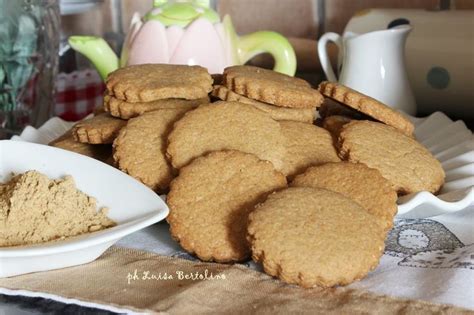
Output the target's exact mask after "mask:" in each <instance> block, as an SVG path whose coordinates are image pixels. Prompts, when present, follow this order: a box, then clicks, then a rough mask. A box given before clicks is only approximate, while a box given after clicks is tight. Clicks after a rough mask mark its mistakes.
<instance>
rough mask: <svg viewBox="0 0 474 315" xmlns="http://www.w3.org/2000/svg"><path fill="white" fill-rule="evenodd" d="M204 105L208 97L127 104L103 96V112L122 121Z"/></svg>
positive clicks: (111, 97) (111, 96)
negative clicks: (164, 111) (164, 110)
mask: <svg viewBox="0 0 474 315" xmlns="http://www.w3.org/2000/svg"><path fill="white" fill-rule="evenodd" d="M206 103H209V97H204V98H199V99H195V100H185V99H179V98H167V99H162V100H156V101H151V102H138V103H129V102H126V101H123V100H120V99H118V98H116V97H114V96H113V95H108V94H106V95H105V96H104V108H105V110H106V111H107V112H109V113H110V115H111V116H114V117H119V118H122V119H130V118H133V117H136V116H140V115H141V114H144V113H146V112H151V111H154V110H158V109H192V108H195V107H198V106H199V105H200V104H206Z"/></svg>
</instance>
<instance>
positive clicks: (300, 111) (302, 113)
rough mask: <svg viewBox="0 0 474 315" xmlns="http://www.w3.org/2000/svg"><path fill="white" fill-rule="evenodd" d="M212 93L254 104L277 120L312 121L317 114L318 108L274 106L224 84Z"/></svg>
mask: <svg viewBox="0 0 474 315" xmlns="http://www.w3.org/2000/svg"><path fill="white" fill-rule="evenodd" d="M211 95H212V96H215V97H217V98H219V99H221V100H223V101H228V102H241V103H245V104H250V105H253V106H254V107H256V108H258V109H260V110H263V111H264V112H266V113H269V114H270V116H271V117H272V118H273V119H275V120H294V121H301V122H307V123H312V122H313V120H314V119H315V115H316V110H315V109H314V108H287V107H281V106H274V105H270V104H266V103H262V102H259V101H256V100H252V99H250V98H247V97H245V96H242V95H239V94H237V93H234V92H232V91H231V90H229V89H228V88H226V87H225V86H222V85H215V86H214V88H213V90H212V92H211Z"/></svg>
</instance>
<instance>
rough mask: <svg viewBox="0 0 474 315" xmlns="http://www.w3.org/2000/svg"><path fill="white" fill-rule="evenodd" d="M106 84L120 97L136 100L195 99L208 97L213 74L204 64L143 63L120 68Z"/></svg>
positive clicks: (112, 92)
mask: <svg viewBox="0 0 474 315" xmlns="http://www.w3.org/2000/svg"><path fill="white" fill-rule="evenodd" d="M105 84H106V86H107V90H108V91H109V93H111V94H113V95H114V96H115V97H116V98H118V99H121V100H124V101H127V102H131V103H135V102H150V101H155V100H160V99H165V98H184V99H187V100H193V99H198V98H203V97H207V94H208V93H209V92H210V91H211V90H212V78H211V76H210V75H209V73H208V72H207V69H206V68H203V67H200V66H185V65H170V64H142V65H133V66H128V67H123V68H119V69H118V70H115V71H114V72H112V73H110V74H109V76H108V77H107V79H106V81H105Z"/></svg>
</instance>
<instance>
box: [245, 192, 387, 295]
mask: <svg viewBox="0 0 474 315" xmlns="http://www.w3.org/2000/svg"><path fill="white" fill-rule="evenodd" d="M385 234H386V233H385V231H383V229H382V227H381V226H380V225H379V224H378V222H377V218H375V217H374V216H373V215H371V214H370V213H368V212H367V211H366V210H365V209H364V208H362V207H361V206H360V205H359V204H358V203H356V202H355V201H353V200H351V199H349V198H347V197H345V196H343V195H341V194H339V193H336V192H333V191H330V190H326V189H316V188H310V187H292V188H288V189H284V190H281V191H279V192H276V193H274V194H271V195H270V196H268V198H267V200H266V201H265V202H264V203H263V204H260V205H258V206H257V207H256V209H255V210H254V211H253V212H252V213H251V214H250V215H249V226H248V240H249V242H250V244H251V249H252V259H253V260H255V261H256V262H260V263H262V265H263V269H264V270H265V272H266V273H268V274H270V275H272V276H276V277H278V278H280V279H281V280H283V281H285V282H287V283H294V284H298V285H301V286H303V287H313V286H321V287H332V286H335V285H346V284H349V283H351V282H353V281H355V280H359V279H362V278H363V277H365V276H366V275H367V273H368V272H369V271H370V270H372V269H374V268H375V267H376V266H377V265H378V263H379V259H380V256H381V255H382V253H383V249H384V240H385Z"/></svg>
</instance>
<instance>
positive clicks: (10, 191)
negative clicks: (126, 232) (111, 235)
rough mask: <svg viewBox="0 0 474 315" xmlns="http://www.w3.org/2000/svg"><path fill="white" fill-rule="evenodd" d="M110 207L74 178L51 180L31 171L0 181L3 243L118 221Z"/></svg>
mask: <svg viewBox="0 0 474 315" xmlns="http://www.w3.org/2000/svg"><path fill="white" fill-rule="evenodd" d="M107 210H108V209H107V208H101V209H100V210H99V211H97V202H96V200H95V198H93V197H90V196H88V195H86V194H85V193H83V192H81V191H80V190H78V189H77V188H76V185H75V183H74V179H73V178H72V177H71V176H66V177H64V178H63V179H58V180H51V179H49V178H48V177H47V176H45V175H43V174H41V173H39V172H37V171H28V172H25V173H23V174H20V175H17V176H15V177H13V178H12V179H11V180H10V181H9V182H8V183H5V184H1V185H0V247H6V246H18V245H28V244H35V243H43V242H49V241H53V240H58V239H65V238H67V237H71V236H76V235H80V234H84V233H89V232H95V231H99V230H102V229H105V228H108V227H112V226H114V225H116V224H115V222H114V221H112V220H111V219H109V218H108V217H107Z"/></svg>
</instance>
